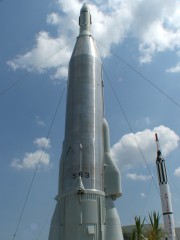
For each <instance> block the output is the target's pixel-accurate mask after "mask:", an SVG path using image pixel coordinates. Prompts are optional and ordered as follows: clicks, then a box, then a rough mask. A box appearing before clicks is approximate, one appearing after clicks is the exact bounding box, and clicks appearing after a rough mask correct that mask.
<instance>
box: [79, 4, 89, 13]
mask: <svg viewBox="0 0 180 240" xmlns="http://www.w3.org/2000/svg"><path fill="white" fill-rule="evenodd" d="M82 12H90V9H89V6H88V5H87V3H86V2H85V3H84V4H83V6H82V8H81V13H82Z"/></svg>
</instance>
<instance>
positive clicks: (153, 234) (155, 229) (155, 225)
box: [146, 211, 164, 240]
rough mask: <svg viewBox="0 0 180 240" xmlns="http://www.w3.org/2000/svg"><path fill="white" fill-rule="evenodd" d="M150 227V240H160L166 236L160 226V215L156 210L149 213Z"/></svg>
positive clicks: (148, 236)
mask: <svg viewBox="0 0 180 240" xmlns="http://www.w3.org/2000/svg"><path fill="white" fill-rule="evenodd" d="M149 221H150V228H149V229H148V231H147V233H146V236H147V239H148V240H160V239H162V237H163V236H164V233H163V231H162V229H161V227H160V223H159V222H160V215H159V213H156V212H155V211H154V212H153V213H151V214H149Z"/></svg>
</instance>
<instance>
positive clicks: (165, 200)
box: [155, 134, 176, 240]
mask: <svg viewBox="0 0 180 240" xmlns="http://www.w3.org/2000/svg"><path fill="white" fill-rule="evenodd" d="M155 138H156V143H157V159H156V166H157V174H158V179H159V188H160V195H161V203H162V212H163V220H164V228H165V231H166V233H167V238H166V239H168V240H175V239H176V237H175V226H174V217H173V211H172V203H171V194H170V189H169V184H168V177H167V172H166V164H165V160H164V158H163V157H162V154H161V151H160V147H159V140H158V136H157V134H155Z"/></svg>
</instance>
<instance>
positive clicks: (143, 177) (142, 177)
mask: <svg viewBox="0 0 180 240" xmlns="http://www.w3.org/2000/svg"><path fill="white" fill-rule="evenodd" d="M126 177H127V178H129V179H131V180H140V181H147V180H149V179H152V176H147V175H142V174H137V173H127V174H126Z"/></svg>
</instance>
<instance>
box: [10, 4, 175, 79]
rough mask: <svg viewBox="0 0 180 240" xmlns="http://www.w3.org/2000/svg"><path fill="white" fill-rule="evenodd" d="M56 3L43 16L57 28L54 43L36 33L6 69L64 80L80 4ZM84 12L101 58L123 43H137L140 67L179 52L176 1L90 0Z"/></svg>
mask: <svg viewBox="0 0 180 240" xmlns="http://www.w3.org/2000/svg"><path fill="white" fill-rule="evenodd" d="M57 3H58V6H59V9H57V11H56V12H52V13H50V14H49V15H48V16H47V24H49V25H53V27H56V28H57V35H56V37H53V36H51V34H50V33H49V32H46V31H41V32H40V33H38V34H37V36H36V40H35V45H34V46H33V47H32V49H31V50H29V51H28V52H26V53H22V54H20V55H17V56H16V57H15V58H14V59H12V60H9V61H8V64H9V65H10V66H11V68H12V69H14V70H16V69H19V68H21V69H27V70H28V71H36V72H39V73H43V72H44V71H46V70H48V69H54V74H53V75H52V78H55V79H59V78H65V77H66V76H67V64H68V61H69V58H70V55H71V52H72V47H73V46H72V45H71V46H70V45H69V44H68V42H69V39H73V38H74V36H77V35H78V31H79V30H78V17H79V11H80V8H81V6H82V1H79V0H71V1H64V0H58V1H57ZM89 6H90V8H91V13H92V21H93V25H92V32H93V36H94V37H95V39H96V40H97V43H98V46H99V50H100V52H101V55H102V56H103V57H106V56H108V55H109V54H110V50H111V47H112V45H113V44H120V43H122V42H123V41H124V40H125V39H126V38H128V37H132V38H135V39H137V41H138V44H139V54H140V55H139V60H140V62H141V63H147V62H150V61H152V58H153V56H154V54H155V53H157V52H163V51H166V50H175V51H179V48H180V30H179V29H180V17H179V16H180V2H179V1H178V0H164V1H161V0H152V1H146V0H141V1H131V0H111V1H101V0H96V1H95V0H94V1H89ZM62 13H63V16H62V15H61V14H62ZM102 46H105V48H104V47H102ZM178 69H179V65H177V67H176V68H175V69H173V68H172V69H169V72H173V71H177V70H178ZM51 72H52V71H51Z"/></svg>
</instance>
